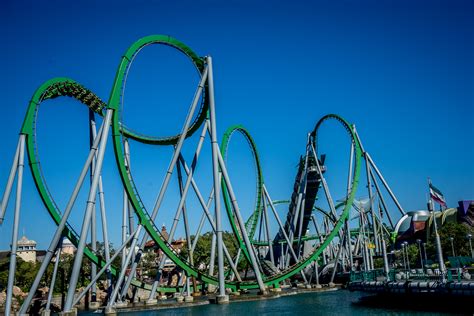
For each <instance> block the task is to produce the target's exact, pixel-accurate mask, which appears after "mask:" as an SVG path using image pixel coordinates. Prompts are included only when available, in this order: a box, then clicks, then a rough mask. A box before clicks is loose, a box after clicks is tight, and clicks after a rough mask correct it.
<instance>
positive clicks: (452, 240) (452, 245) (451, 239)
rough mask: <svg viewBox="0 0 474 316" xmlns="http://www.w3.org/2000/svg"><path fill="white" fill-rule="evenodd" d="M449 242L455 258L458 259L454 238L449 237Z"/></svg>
mask: <svg viewBox="0 0 474 316" xmlns="http://www.w3.org/2000/svg"><path fill="white" fill-rule="evenodd" d="M449 241H450V242H451V250H452V251H453V257H456V254H455V253H454V237H449Z"/></svg>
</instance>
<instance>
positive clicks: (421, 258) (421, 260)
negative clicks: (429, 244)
mask: <svg viewBox="0 0 474 316" xmlns="http://www.w3.org/2000/svg"><path fill="white" fill-rule="evenodd" d="M416 243H417V244H418V248H419V249H420V263H421V270H423V272H424V271H425V267H424V266H423V255H422V253H421V239H417V240H416Z"/></svg>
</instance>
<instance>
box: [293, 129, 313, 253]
mask: <svg viewBox="0 0 474 316" xmlns="http://www.w3.org/2000/svg"><path fill="white" fill-rule="evenodd" d="M309 137H310V135H309V134H308V139H307V144H308V145H307V146H306V157H305V165H304V177H303V183H302V184H303V193H302V200H301V205H300V215H299V217H300V218H299V223H298V228H299V229H298V245H297V247H296V249H297V251H298V253H297V254H298V259H299V258H300V255H301V253H302V252H303V251H301V249H300V247H301V237H303V236H302V235H303V234H306V232H303V217H304V209H305V206H306V186H307V179H308V156H309Z"/></svg>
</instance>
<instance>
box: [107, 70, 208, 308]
mask: <svg viewBox="0 0 474 316" xmlns="http://www.w3.org/2000/svg"><path fill="white" fill-rule="evenodd" d="M208 73H209V67H206V68H205V69H204V73H203V75H202V77H201V80H200V82H199V85H198V88H197V90H196V93H195V95H194V98H193V101H192V104H191V107H190V108H189V112H188V114H187V116H186V120H185V122H184V124H183V127H182V129H181V134H180V136H179V139H178V142H177V143H176V146H175V150H174V152H173V157H172V158H171V161H170V164H169V166H168V169H167V171H166V175H165V178H164V180H163V184H162V185H161V188H160V192H159V193H158V198H157V199H156V202H155V206H154V207H153V213H152V214H151V220H155V218H156V215H158V210H159V209H160V207H161V203H162V202H163V198H164V197H165V193H166V190H167V189H168V185H169V182H170V180H171V175H172V174H173V170H174V167H175V166H176V162H177V161H178V157H179V155H180V153H181V149H182V147H183V143H184V140H185V139H186V135H187V133H188V129H189V126H190V125H191V120H192V118H193V115H194V112H195V111H196V107H197V104H198V101H199V98H200V97H201V94H202V90H203V89H204V84H205V82H206V80H207V79H208ZM142 227H143V226H141V225H139V226H138V227H137V229H140V231H141V228H142ZM139 233H140V232H139ZM139 233H138V234H139ZM138 234H137V235H138ZM147 236H148V234H147V233H145V234H144V235H143V238H142V240H141V242H140V244H139V249H138V253H137V254H136V256H135V260H134V261H133V263H132V266H131V268H130V273H129V277H128V278H127V279H126V281H125V284H124V286H123V288H122V291H121V294H120V296H119V300H121V299H122V297H123V296H124V294H125V293H126V292H127V291H128V288H129V287H130V284H131V282H132V276H133V275H134V274H135V272H136V270H137V267H138V263H139V262H140V259H141V256H142V253H143V247H144V245H145V243H146V240H147ZM129 261H130V260H128V261H127V260H126V261H125V265H128V263H129ZM119 286H120V283H117V287H119ZM114 299H115V298H114ZM109 304H111V303H110V302H109ZM108 307H110V306H108Z"/></svg>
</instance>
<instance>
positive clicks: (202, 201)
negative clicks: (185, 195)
mask: <svg viewBox="0 0 474 316" xmlns="http://www.w3.org/2000/svg"><path fill="white" fill-rule="evenodd" d="M180 161H181V164H182V165H183V167H184V170H185V172H186V174H187V175H188V177H189V175H190V171H189V168H188V166H187V165H186V162H185V161H184V159H183V158H182V157H181V159H180ZM221 178H222V177H221V174H220V173H219V183H220V182H221ZM191 185H192V186H193V189H194V192H195V193H196V197H197V198H198V200H199V203H200V204H201V207H202V209H203V210H204V213H205V214H206V216H207V219H208V221H209V223H210V224H211V227H212V229H213V231H214V233H216V232H217V226H216V224H215V222H214V220H213V218H212V216H211V213H210V212H209V206H208V204H209V203H210V202H211V201H212V197H209V200H208V204H206V203H205V202H204V198H203V197H202V194H201V191H199V187H198V186H197V184H196V182H195V181H194V179H193V178H192V177H191ZM211 191H212V192H214V189H212V190H211ZM211 194H212V193H211ZM222 247H223V250H224V255H225V256H226V258H227V261H229V265H230V267H231V269H232V270H233V271H234V273H236V274H237V279H238V280H239V281H241V279H240V277H239V275H238V272H237V268H236V266H235V265H234V263H233V262H232V257H231V256H230V254H229V251H228V250H227V247H226V245H225V244H224V243H223V244H222ZM237 256H238V253H237Z"/></svg>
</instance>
